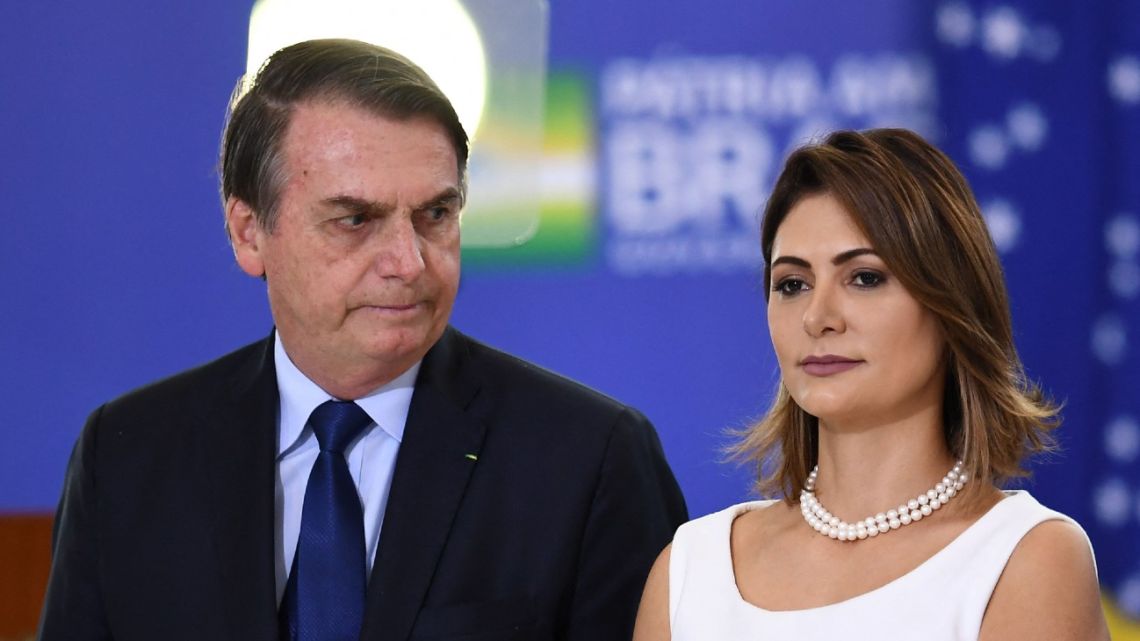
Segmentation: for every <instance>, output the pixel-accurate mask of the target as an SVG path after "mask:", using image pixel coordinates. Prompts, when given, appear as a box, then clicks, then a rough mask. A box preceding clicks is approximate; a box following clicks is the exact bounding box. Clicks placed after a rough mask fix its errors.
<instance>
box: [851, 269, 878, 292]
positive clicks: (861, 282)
mask: <svg viewBox="0 0 1140 641" xmlns="http://www.w3.org/2000/svg"><path fill="white" fill-rule="evenodd" d="M884 280H886V278H885V277H884V276H883V275H882V274H880V273H878V272H870V271H864V272H855V275H854V276H852V277H851V281H852V282H853V283H855V286H856V287H863V288H867V289H870V288H872V287H878V286H879V285H882V284H883V281H884Z"/></svg>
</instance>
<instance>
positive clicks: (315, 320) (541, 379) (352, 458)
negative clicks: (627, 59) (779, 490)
mask: <svg viewBox="0 0 1140 641" xmlns="http://www.w3.org/2000/svg"><path fill="white" fill-rule="evenodd" d="M466 161H467V136H466V134H465V133H464V131H463V128H462V126H461V125H460V124H459V121H458V119H457V118H456V116H455V112H454V110H453V109H452V107H451V105H450V104H449V103H448V101H447V99H446V98H445V97H444V96H443V95H442V94H441V93H440V92H439V90H438V89H437V88H436V86H435V85H434V84H433V83H432V81H431V80H430V79H429V78H428V77H427V76H426V75H425V74H424V73H423V72H422V71H421V70H420V69H419V68H417V67H415V66H414V65H413V64H411V63H410V62H409V61H407V60H406V59H404V58H402V57H401V56H399V55H397V54H394V53H392V52H390V51H387V50H385V49H382V48H379V47H374V46H371V45H366V44H364V43H359V42H354V41H344V40H325V41H313V42H307V43H301V44H298V45H294V46H292V47H288V48H286V49H283V50H282V51H280V52H278V53H277V54H275V55H274V56H273V57H272V58H271V59H270V60H269V61H268V62H267V63H266V65H265V66H264V67H263V68H262V70H261V71H260V72H259V73H258V77H257V78H256V79H255V82H254V83H253V86H252V88H251V89H249V91H248V92H247V93H245V94H244V95H242V96H241V97H240V98H238V99H237V100H236V101H235V103H234V105H233V107H232V111H231V114H230V118H229V122H228V123H227V126H226V132H225V135H224V141H223V150H222V162H221V173H222V196H223V199H224V201H225V214H226V226H227V230H228V233H229V237H230V241H231V243H232V245H233V249H234V253H235V255H236V258H237V262H238V264H239V265H240V266H241V268H242V269H243V270H244V271H245V272H246V273H248V274H250V275H252V276H255V277H261V278H264V279H265V282H266V285H267V290H268V295H269V302H270V308H271V310H272V313H273V320H274V322H275V324H276V329H275V332H274V333H273V334H272V335H270V337H269V338H267V339H265V340H262V341H260V342H258V343H254V344H253V345H249V346H247V347H245V348H242V349H240V350H238V351H236V352H234V353H232V354H229V355H227V356H223V357H222V358H220V359H218V360H216V361H214V362H212V363H209V364H207V365H205V366H202V367H200V368H197V369H194V370H191V371H188V372H184V373H182V374H179V375H177V376H174V377H172V378H170V379H167V380H164V381H160V382H158V383H155V384H153V385H150V386H148V387H145V388H143V389H140V390H137V391H135V392H132V393H130V394H127V395H126V396H124V397H122V398H119V399H117V400H114V401H112V402H110V403H108V404H106V405H104V406H103V407H101V408H99V409H98V410H96V411H95V412H94V413H93V414H92V416H91V418H90V419H89V421H88V423H87V425H86V427H85V428H84V431H83V434H82V436H81V437H80V439H79V442H78V444H77V446H76V449H75V452H74V454H73V456H72V460H71V463H70V466H69V469H68V475H67V479H66V484H65V489H64V492H63V498H62V500H61V503H60V510H59V513H58V517H57V522H56V533H55V544H54V549H55V552H54V561H53V567H52V573H51V579H50V584H49V587H48V593H47V598H46V604H45V607H44V612H43V620H42V626H41V633H40V635H41V636H40V638H41V639H44V640H45V641H53V640H55V639H69V640H72V639H116V640H128V639H147V640H154V639H163V640H171V639H241V640H243V641H252V640H265V641H269V640H276V639H354V638H360V639H378V640H380V639H383V640H398V639H399V640H402V639H410V638H438V639H444V638H463V639H471V640H475V639H486V640H490V639H581V640H590V641H594V640H606V639H615V640H616V639H627V638H628V637H629V636H630V634H631V630H632V622H633V617H634V612H635V609H636V606H637V601H638V598H639V595H640V591H641V587H642V584H643V582H644V579H645V576H646V574H647V572H648V569H649V566H650V565H651V563H652V561H653V558H654V557H655V556H656V554H657V553H658V552H659V551H660V550H661V548H662V547H664V545H665V544H666V543H667V542H668V540H669V538H670V537H671V535H672V531H673V529H674V528H675V527H676V526H677V525H678V524H680V523H681V522H682V521H684V520H685V518H686V514H685V507H684V503H683V500H682V498H681V495H680V492H679V491H678V488H677V485H676V482H675V481H674V479H673V476H672V474H671V472H670V471H669V468H668V466H667V465H666V463H665V461H664V459H663V456H662V453H661V449H660V444H659V442H658V440H657V436H656V434H655V433H654V431H653V428H652V426H651V425H650V424H649V423H648V422H647V421H646V420H645V419H644V418H643V417H642V416H641V415H640V414H638V413H637V412H636V411H635V410H632V409H631V408H628V407H626V406H624V405H622V404H620V403H618V402H616V401H613V400H611V399H609V398H606V397H604V396H602V395H600V394H597V393H596V392H593V391H591V390H589V389H586V388H584V387H582V386H579V385H577V384H575V383H573V382H571V381H568V380H566V379H563V378H560V377H558V376H556V375H554V374H551V373H549V372H546V371H543V370H541V369H539V368H537V367H535V366H533V365H530V364H528V363H525V362H523V361H520V360H518V359H515V358H513V357H511V356H508V355H506V354H503V353H501V352H498V351H495V350H493V349H491V348H489V347H486V346H484V345H481V344H479V343H477V342H475V341H474V340H472V339H470V338H468V337H466V336H464V335H462V334H461V333H459V332H458V331H456V330H455V329H453V328H451V327H449V326H448V317H449V314H450V312H451V306H452V302H453V301H454V299H455V294H456V289H457V287H458V282H459V211H460V209H461V207H462V205H463V201H464V197H465V183H464V171H465V166H466ZM352 401H355V402H352Z"/></svg>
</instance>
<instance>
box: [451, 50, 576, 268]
mask: <svg viewBox="0 0 1140 641" xmlns="http://www.w3.org/2000/svg"><path fill="white" fill-rule="evenodd" d="M587 84H588V83H587V80H586V78H585V77H584V76H583V75H582V74H576V73H571V72H567V71H552V72H551V73H550V75H549V76H548V77H547V80H546V92H547V93H546V113H545V135H544V139H543V149H542V159H541V167H540V168H539V171H538V172H537V176H538V179H539V180H538V182H539V184H538V185H537V189H535V186H534V185H519V184H513V185H505V186H504V190H506V191H509V192H511V193H522V192H530V191H534V192H537V197H536V198H532V199H531V200H530V201H529V203H530V204H529V205H528V206H527V207H525V208H524V209H525V211H520V212H519V214H518V216H519V217H525V219H526V221H527V226H528V227H530V233H529V234H527V236H526V237H525V238H524V239H520V241H519V242H518V243H516V244H513V245H511V246H507V247H480V246H472V247H467V246H465V247H464V248H463V261H464V266H465V267H475V268H476V269H478V268H481V267H482V268H487V267H492V268H493V267H512V266H554V267H560V266H561V267H564V266H577V265H582V264H584V263H586V262H587V259H588V258H590V256H592V255H593V252H594V249H595V246H596V240H595V239H596V235H597V234H596V229H595V227H596V225H595V222H594V221H595V214H594V211H595V204H594V201H595V193H596V187H595V183H596V175H597V171H596V167H595V163H594V146H595V145H594V135H593V132H594V117H593V110H592V107H591V104H592V100H591V97H590V94H589V92H588V90H587ZM471 198H472V200H473V201H474V200H477V199H479V198H480V194H478V193H472V194H471ZM535 210H537V211H535Z"/></svg>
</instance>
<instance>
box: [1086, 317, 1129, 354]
mask: <svg viewBox="0 0 1140 641" xmlns="http://www.w3.org/2000/svg"><path fill="white" fill-rule="evenodd" d="M1127 347H1128V332H1127V331H1126V329H1125V326H1124V322H1123V321H1121V320H1120V318H1119V317H1118V316H1116V315H1115V314H1105V315H1104V316H1101V317H1100V319H1099V320H1097V322H1096V323H1095V324H1094V325H1093V329H1092V351H1093V354H1096V357H1097V358H1099V359H1100V361H1101V362H1102V363H1104V364H1105V365H1116V364H1117V363H1119V362H1120V361H1121V359H1123V358H1124V350H1125V349H1126V348H1127Z"/></svg>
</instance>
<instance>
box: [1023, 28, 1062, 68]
mask: <svg viewBox="0 0 1140 641" xmlns="http://www.w3.org/2000/svg"><path fill="white" fill-rule="evenodd" d="M1025 48H1026V50H1027V51H1029V55H1031V56H1033V57H1034V58H1035V59H1036V60H1037V61H1038V62H1049V61H1050V60H1053V59H1054V58H1056V57H1057V54H1059V53H1061V34H1060V33H1058V32H1057V30H1056V29H1054V28H1053V27H1051V26H1049V25H1043V26H1040V27H1037V28H1036V29H1034V30H1033V32H1032V33H1031V34H1030V36H1029V38H1028V39H1027V41H1026V43H1025Z"/></svg>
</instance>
